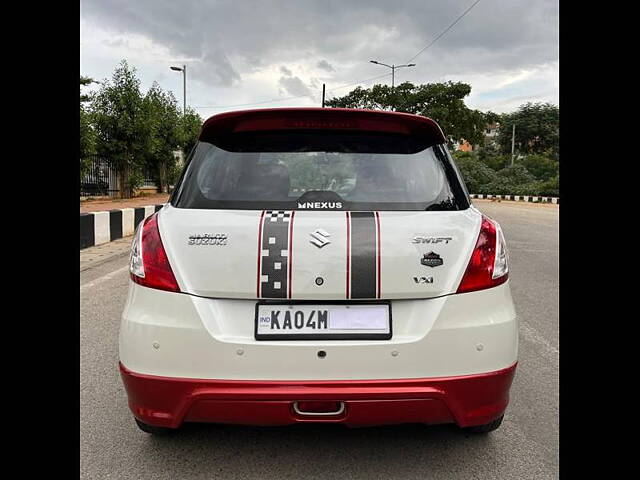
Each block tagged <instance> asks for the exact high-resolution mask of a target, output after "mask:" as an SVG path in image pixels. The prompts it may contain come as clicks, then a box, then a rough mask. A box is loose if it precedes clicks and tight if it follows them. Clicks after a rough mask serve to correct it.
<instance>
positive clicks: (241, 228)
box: [158, 205, 481, 300]
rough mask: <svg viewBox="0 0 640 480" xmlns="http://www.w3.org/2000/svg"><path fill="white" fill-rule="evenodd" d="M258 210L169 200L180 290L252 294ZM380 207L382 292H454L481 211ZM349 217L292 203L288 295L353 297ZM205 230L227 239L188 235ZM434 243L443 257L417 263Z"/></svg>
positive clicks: (389, 295)
mask: <svg viewBox="0 0 640 480" xmlns="http://www.w3.org/2000/svg"><path fill="white" fill-rule="evenodd" d="M261 213H262V212H261V211H255V210H196V209H179V208H174V207H172V206H171V205H166V206H165V207H164V208H162V209H161V210H160V211H159V213H158V215H159V216H158V225H159V228H160V234H161V237H162V239H163V242H164V245H165V249H166V251H167V255H168V257H169V262H170V264H171V266H172V269H173V272H174V275H175V277H176V280H177V282H178V285H179V286H180V290H181V291H182V292H186V293H190V294H193V295H198V296H202V297H210V298H246V299H255V298H256V296H257V292H256V290H257V289H256V287H257V279H258V261H257V255H258V235H259V233H258V232H259V231H260V222H261V220H260V216H261ZM378 215H379V229H380V238H379V242H380V243H379V245H380V246H379V255H380V295H379V297H378V298H384V299H400V298H433V297H438V296H442V295H447V294H450V293H454V292H455V291H456V289H457V287H458V285H459V283H460V280H461V278H462V275H463V274H464V270H465V267H466V265H467V263H468V261H469V258H470V256H471V253H472V251H473V248H474V246H475V242H476V240H477V237H478V232H479V229H480V222H481V214H480V213H479V212H478V211H477V210H475V209H473V208H469V209H467V210H462V211H444V212H440V211H434V212H417V211H396V212H393V211H385V212H379V214H378ZM267 221H268V220H267ZM352 222H353V221H352ZM347 224H348V220H347V212H343V211H331V212H322V211H304V210H297V211H295V216H294V217H293V227H292V231H291V238H292V240H291V242H292V244H293V248H292V257H291V258H292V259H293V260H292V262H291V287H292V288H291V296H290V297H289V298H290V299H292V300H345V299H348V298H350V297H348V296H347V295H348V288H347V278H348V277H347V269H348V266H347V261H348V260H347V241H348V226H347ZM317 229H322V230H324V231H326V232H328V233H329V234H330V236H329V237H327V239H328V240H329V241H330V243H329V244H327V245H325V246H323V247H322V248H318V247H317V246H315V245H314V244H312V243H311V241H310V240H311V239H312V237H311V234H312V233H313V232H314V231H315V230H317ZM205 234H210V235H216V234H226V235H227V238H228V241H227V244H226V245H189V244H188V238H189V236H191V235H205ZM416 236H420V237H426V238H451V240H448V241H447V242H446V243H445V242H443V241H441V242H439V243H437V244H433V243H413V238H414V237H416ZM352 248H355V247H353V246H352ZM431 251H434V252H436V253H437V254H439V255H440V256H441V257H442V259H443V261H444V263H443V265H441V266H437V267H428V266H424V265H422V264H421V263H420V260H421V257H422V255H423V254H426V253H429V252H431ZM354 255H355V251H354ZM421 276H427V277H432V278H433V283H417V282H416V281H415V280H414V277H416V278H420V277H421ZM318 277H321V278H322V279H323V283H322V285H318V284H317V283H316V278H318ZM353 281H354V280H353V279H352V282H353ZM262 297H263V298H268V297H266V296H262ZM272 298H273V297H272ZM285 298H286V297H285ZM371 298H376V297H375V296H373V297H371Z"/></svg>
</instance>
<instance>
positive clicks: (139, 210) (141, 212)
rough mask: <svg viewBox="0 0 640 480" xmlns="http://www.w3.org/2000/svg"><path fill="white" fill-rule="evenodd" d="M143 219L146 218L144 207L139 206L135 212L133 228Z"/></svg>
mask: <svg viewBox="0 0 640 480" xmlns="http://www.w3.org/2000/svg"><path fill="white" fill-rule="evenodd" d="M142 220H144V207H137V208H136V209H135V210H134V213H133V228H134V229H135V228H136V227H137V226H138V224H139V223H140V222H141V221H142Z"/></svg>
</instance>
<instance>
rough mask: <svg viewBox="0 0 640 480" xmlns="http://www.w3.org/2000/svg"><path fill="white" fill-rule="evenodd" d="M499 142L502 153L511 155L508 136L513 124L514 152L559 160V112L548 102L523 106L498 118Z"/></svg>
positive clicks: (509, 136)
mask: <svg viewBox="0 0 640 480" xmlns="http://www.w3.org/2000/svg"><path fill="white" fill-rule="evenodd" d="M500 120H501V121H500V130H499V133H498V143H499V144H500V146H501V148H502V151H503V152H511V134H512V127H513V125H514V123H515V126H516V135H515V144H516V150H517V151H518V152H520V153H524V154H531V153H537V154H544V155H548V156H552V157H553V158H554V159H556V160H558V159H559V138H560V137H559V128H560V109H559V108H558V107H557V106H556V105H553V104H551V103H526V104H524V105H521V106H520V108H518V110H517V111H515V112H513V113H511V114H504V115H502V118H501V119H500Z"/></svg>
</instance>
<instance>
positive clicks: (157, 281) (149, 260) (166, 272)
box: [129, 213, 180, 292]
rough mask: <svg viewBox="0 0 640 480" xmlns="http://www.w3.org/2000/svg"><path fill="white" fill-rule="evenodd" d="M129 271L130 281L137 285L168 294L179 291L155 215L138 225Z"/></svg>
mask: <svg viewBox="0 0 640 480" xmlns="http://www.w3.org/2000/svg"><path fill="white" fill-rule="evenodd" d="M129 271H130V272H131V279H132V280H133V281H134V282H136V283H137V284H139V285H143V286H145V287H149V288H156V289H158V290H167V291H169V292H179V291H180V287H178V282H176V277H175V276H174V275H173V270H171V265H169V259H168V258H167V252H165V250H164V247H163V246H162V240H161V239H160V231H159V230H158V214H157V213H154V214H153V215H151V216H149V217H147V219H146V220H145V221H144V222H141V223H140V225H138V229H137V230H136V235H135V237H134V238H133V245H132V247H131V261H130V265H129Z"/></svg>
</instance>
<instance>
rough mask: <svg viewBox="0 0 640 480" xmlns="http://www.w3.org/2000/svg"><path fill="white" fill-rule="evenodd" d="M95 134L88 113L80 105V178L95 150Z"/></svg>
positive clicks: (84, 172) (85, 171) (86, 169)
mask: <svg viewBox="0 0 640 480" xmlns="http://www.w3.org/2000/svg"><path fill="white" fill-rule="evenodd" d="M95 147H96V135H95V132H94V130H93V127H92V126H91V120H90V116H89V113H87V111H86V110H85V109H84V108H83V107H82V105H81V106H80V178H82V177H83V176H84V175H85V174H86V173H87V171H88V168H89V163H90V157H91V155H93V154H94V153H95V150H96V148H95Z"/></svg>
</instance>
